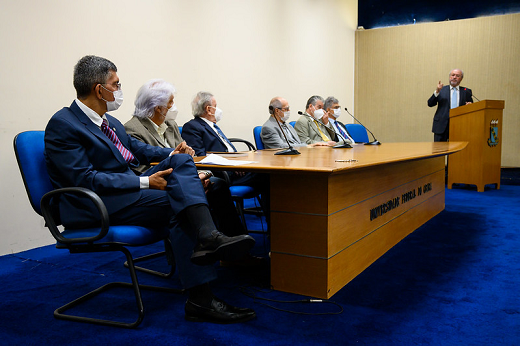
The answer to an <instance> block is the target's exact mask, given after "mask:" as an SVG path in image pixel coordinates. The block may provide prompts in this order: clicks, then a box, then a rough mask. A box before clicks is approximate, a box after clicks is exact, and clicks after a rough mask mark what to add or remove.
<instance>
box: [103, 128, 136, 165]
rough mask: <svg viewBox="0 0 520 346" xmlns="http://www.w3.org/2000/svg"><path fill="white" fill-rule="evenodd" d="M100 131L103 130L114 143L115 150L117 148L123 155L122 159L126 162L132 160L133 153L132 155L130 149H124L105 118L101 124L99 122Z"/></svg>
mask: <svg viewBox="0 0 520 346" xmlns="http://www.w3.org/2000/svg"><path fill="white" fill-rule="evenodd" d="M101 131H103V133H104V134H105V135H106V136H107V137H108V139H110V140H111V141H112V143H114V145H115V146H116V148H117V150H119V152H120V153H121V155H123V159H125V161H126V162H128V163H130V162H132V161H134V159H135V158H134V155H132V153H131V152H130V150H128V149H126V148H125V147H124V146H123V143H121V141H120V140H119V138H118V137H117V135H116V133H115V132H114V130H112V129H111V128H110V126H108V121H107V120H106V119H103V124H101Z"/></svg>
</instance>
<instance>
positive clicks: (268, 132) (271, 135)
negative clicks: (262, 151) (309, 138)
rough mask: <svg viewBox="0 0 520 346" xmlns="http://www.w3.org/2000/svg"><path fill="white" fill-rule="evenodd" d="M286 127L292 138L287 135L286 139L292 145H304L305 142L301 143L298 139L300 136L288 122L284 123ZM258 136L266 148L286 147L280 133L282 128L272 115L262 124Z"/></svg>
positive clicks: (285, 142)
mask: <svg viewBox="0 0 520 346" xmlns="http://www.w3.org/2000/svg"><path fill="white" fill-rule="evenodd" d="M285 126H287V129H288V130H289V132H290V133H291V135H292V138H291V137H289V136H287V140H289V143H291V145H292V146H293V147H304V146H307V144H305V143H302V141H300V137H298V134H297V133H296V130H295V129H294V128H293V127H292V126H291V125H290V124H288V123H285ZM260 137H261V138H262V142H263V143H264V147H265V148H266V149H272V148H287V147H288V145H287V141H286V140H285V137H284V135H283V133H282V130H281V129H280V127H279V126H278V124H277V123H276V119H275V118H274V117H273V116H270V117H269V119H267V121H266V122H265V123H264V124H263V125H262V132H260Z"/></svg>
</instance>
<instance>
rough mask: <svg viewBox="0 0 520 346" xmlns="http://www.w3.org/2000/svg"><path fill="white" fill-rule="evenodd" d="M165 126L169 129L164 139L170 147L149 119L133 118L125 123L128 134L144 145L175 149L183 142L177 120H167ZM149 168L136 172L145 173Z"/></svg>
mask: <svg viewBox="0 0 520 346" xmlns="http://www.w3.org/2000/svg"><path fill="white" fill-rule="evenodd" d="M165 124H166V126H167V128H166V131H165V132H164V138H165V139H166V140H167V141H168V146H167V144H166V143H165V142H164V141H163V140H162V138H161V136H159V134H158V133H157V131H156V130H155V127H154V125H153V124H152V121H151V120H150V119H148V118H144V119H143V118H138V117H136V116H133V117H132V119H130V120H128V121H127V122H126V123H125V130H126V133H128V134H129V135H130V136H132V137H134V138H135V139H137V140H140V141H141V142H143V143H146V144H150V145H153V146H154V147H161V148H168V147H169V146H171V147H172V148H175V147H176V146H177V145H179V144H180V143H181V142H182V141H183V139H182V137H181V133H180V131H179V126H177V123H176V122H175V120H166V121H165ZM149 168H150V166H149V165H140V166H139V167H137V168H136V169H135V170H136V171H138V172H140V173H143V172H145V171H146V170H148V169H149Z"/></svg>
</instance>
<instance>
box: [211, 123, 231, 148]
mask: <svg viewBox="0 0 520 346" xmlns="http://www.w3.org/2000/svg"><path fill="white" fill-rule="evenodd" d="M213 127H214V128H215V130H217V132H218V134H219V136H220V138H222V139H223V140H225V141H226V142H227V144H229V145H230V146H231V148H233V150H234V151H237V149H236V148H235V146H234V145H233V144H231V142H230V141H229V139H227V137H226V135H224V132H222V130H221V129H220V127H218V126H217V124H213Z"/></svg>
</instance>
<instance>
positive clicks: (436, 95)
mask: <svg viewBox="0 0 520 346" xmlns="http://www.w3.org/2000/svg"><path fill="white" fill-rule="evenodd" d="M459 87H460V85H457V86H456V87H455V89H457V104H459V100H460V88H459ZM453 89H454V88H453V87H452V86H451V85H450V104H451V93H452V92H453ZM433 95H435V97H439V93H438V92H437V89H435V91H434V92H433Z"/></svg>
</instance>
